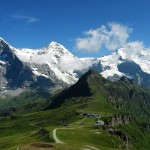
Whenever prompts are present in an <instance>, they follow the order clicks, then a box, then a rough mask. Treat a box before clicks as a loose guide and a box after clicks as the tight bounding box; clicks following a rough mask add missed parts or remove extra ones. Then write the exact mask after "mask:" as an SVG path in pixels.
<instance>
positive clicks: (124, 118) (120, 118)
mask: <svg viewBox="0 0 150 150" xmlns="http://www.w3.org/2000/svg"><path fill="white" fill-rule="evenodd" d="M130 122H131V115H122V114H117V115H114V116H113V117H112V118H110V119H108V120H107V121H106V124H107V125H109V126H112V127H114V126H116V125H119V124H128V123H130Z"/></svg>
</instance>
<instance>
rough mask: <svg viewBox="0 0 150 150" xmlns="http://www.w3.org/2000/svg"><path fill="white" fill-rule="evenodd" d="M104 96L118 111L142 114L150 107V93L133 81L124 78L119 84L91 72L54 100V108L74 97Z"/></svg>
mask: <svg viewBox="0 0 150 150" xmlns="http://www.w3.org/2000/svg"><path fill="white" fill-rule="evenodd" d="M94 95H97V96H104V97H105V98H106V99H107V100H108V102H109V103H112V104H114V107H116V109H118V110H119V109H122V110H123V109H126V110H127V109H130V110H131V109H133V110H134V109H136V107H134V105H137V107H138V108H139V109H141V112H143V110H144V108H148V107H150V91H149V90H148V89H145V88H142V87H140V86H138V85H136V84H134V83H133V80H131V79H128V78H127V77H122V78H121V79H120V80H119V81H117V82H112V81H109V80H107V79H105V78H103V77H102V76H101V75H100V74H99V73H97V72H95V71H92V70H89V71H88V72H87V73H85V74H84V75H83V76H82V77H81V78H80V79H79V80H78V82H77V83H76V84H74V85H72V86H71V87H69V88H68V89H66V90H64V91H62V92H61V93H60V94H58V95H57V96H55V97H54V98H53V103H52V104H50V106H51V107H52V108H57V107H59V106H60V105H61V104H63V103H64V102H65V101H66V100H67V99H71V98H72V97H74V98H78V97H91V96H94Z"/></svg>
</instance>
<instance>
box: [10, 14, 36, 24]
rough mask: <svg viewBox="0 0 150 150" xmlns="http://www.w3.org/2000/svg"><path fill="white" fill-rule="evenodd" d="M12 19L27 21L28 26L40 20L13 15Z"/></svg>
mask: <svg viewBox="0 0 150 150" xmlns="http://www.w3.org/2000/svg"><path fill="white" fill-rule="evenodd" d="M11 18H13V19H16V20H23V21H25V24H26V25H29V24H31V23H34V22H37V21H39V19H37V18H35V17H32V16H23V15H13V16H11Z"/></svg>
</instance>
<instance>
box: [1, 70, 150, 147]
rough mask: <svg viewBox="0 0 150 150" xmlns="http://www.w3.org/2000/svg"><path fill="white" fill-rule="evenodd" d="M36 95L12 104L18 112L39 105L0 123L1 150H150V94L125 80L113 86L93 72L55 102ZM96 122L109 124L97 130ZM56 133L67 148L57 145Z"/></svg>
mask: <svg viewBox="0 0 150 150" xmlns="http://www.w3.org/2000/svg"><path fill="white" fill-rule="evenodd" d="M39 92H40V91H39ZM35 93H37V92H35ZM35 93H34V92H33V94H31V93H24V94H22V95H21V96H19V97H17V98H16V99H15V100H14V101H11V102H9V103H11V104H12V103H13V104H17V106H18V108H21V107H22V105H23V107H24V106H27V105H28V104H30V103H36V105H34V106H32V107H29V108H28V109H24V111H22V113H19V111H16V113H14V112H13V113H9V114H8V115H7V116H6V117H1V118H0V132H1V135H0V149H2V150H3V149H5V150H13V149H14V150H16V149H17V148H19V150H20V149H21V150H24V149H30V150H32V149H33V150H38V149H49V148H50V149H52V150H55V149H58V150H65V149H70V150H78V149H91V150H92V149H94V148H95V149H101V150H119V149H131V150H137V149H139V150H147V149H149V147H150V136H149V135H150V119H149V118H150V112H149V109H150V91H149V90H148V89H144V88H142V87H139V86H137V85H134V84H133V83H132V81H130V80H128V79H127V78H125V77H123V78H122V79H121V80H120V81H118V82H111V81H108V80H106V79H104V78H103V77H102V76H101V75H99V74H98V73H96V72H93V71H89V72H87V73H86V74H84V75H83V76H82V77H81V79H80V80H79V81H78V82H77V83H76V84H75V85H73V86H71V87H70V88H68V89H65V90H64V91H62V92H60V93H59V94H56V95H55V96H54V97H52V98H49V97H50V96H49V95H47V94H46V95H45V94H44V96H41V95H42V94H41V93H39V95H38V94H35ZM25 100H27V101H25ZM30 109H31V110H30ZM88 115H95V116H100V118H99V119H98V118H97V117H88ZM98 120H102V121H104V123H105V124H104V125H103V126H96V125H95V123H96V122H97V121H98ZM54 129H57V137H58V139H59V140H61V141H63V144H59V143H58V144H57V143H56V142H55V140H54V137H53V130H54ZM93 147H94V148H93Z"/></svg>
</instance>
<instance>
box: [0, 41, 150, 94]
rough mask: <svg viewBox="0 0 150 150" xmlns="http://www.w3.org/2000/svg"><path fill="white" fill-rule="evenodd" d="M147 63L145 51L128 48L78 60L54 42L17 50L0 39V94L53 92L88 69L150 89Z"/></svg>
mask: <svg viewBox="0 0 150 150" xmlns="http://www.w3.org/2000/svg"><path fill="white" fill-rule="evenodd" d="M131 44H134V43H131ZM138 48H139V47H138ZM149 60H150V52H149V50H147V49H143V48H142V47H141V48H140V49H137V48H136V46H134V45H130V44H128V45H127V46H125V47H123V48H120V49H119V50H117V51H116V52H114V53H112V54H111V55H108V56H104V57H101V58H78V57H76V56H74V55H73V54H72V53H71V52H69V50H67V49H66V48H65V47H64V46H62V45H60V44H59V43H57V42H54V41H53V42H51V43H50V44H49V45H48V46H46V47H44V48H40V49H27V48H23V49H17V48H14V47H12V46H10V45H9V44H8V43H7V42H5V41H4V40H3V39H2V38H0V79H1V80H0V92H1V95H2V94H9V93H10V91H11V94H12V93H13V92H12V91H15V92H14V93H17V92H16V90H18V89H19V90H21V91H23V90H26V89H34V88H42V89H46V90H56V89H58V88H63V87H67V86H70V85H72V84H74V83H75V82H76V81H77V80H78V79H79V78H80V76H81V75H82V74H83V73H85V72H86V71H87V70H89V69H92V70H96V71H98V72H99V73H101V74H102V76H104V77H105V78H108V79H110V80H113V81H115V80H118V79H120V78H121V77H122V76H127V77H129V78H132V79H133V80H134V81H135V82H136V83H138V84H140V85H142V86H146V87H150V86H149V85H150V81H149V79H150V67H149V66H150V61H149Z"/></svg>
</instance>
